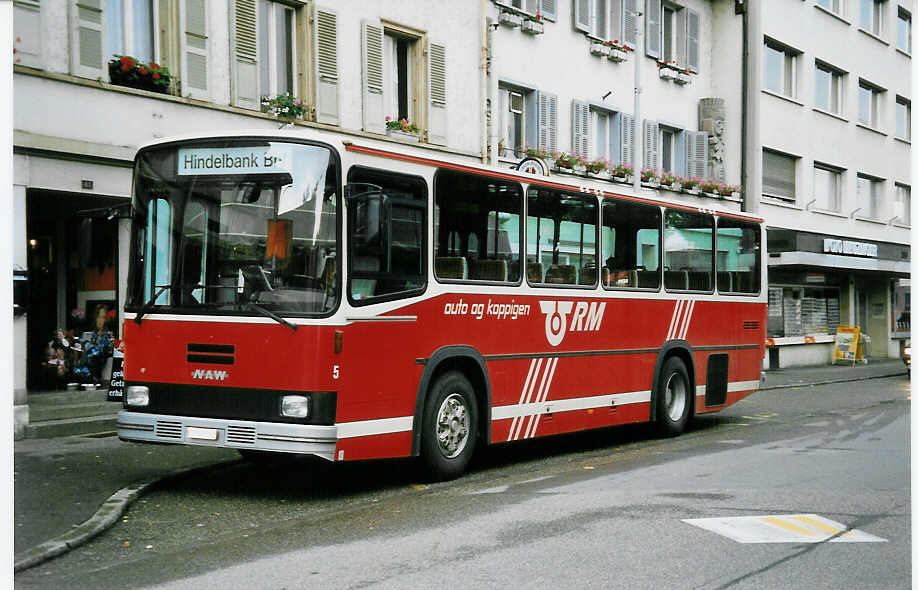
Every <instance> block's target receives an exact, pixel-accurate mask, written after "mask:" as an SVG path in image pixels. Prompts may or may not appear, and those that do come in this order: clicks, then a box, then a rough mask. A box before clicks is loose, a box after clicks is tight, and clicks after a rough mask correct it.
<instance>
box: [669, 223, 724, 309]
mask: <svg viewBox="0 0 918 590" xmlns="http://www.w3.org/2000/svg"><path fill="white" fill-rule="evenodd" d="M665 228H666V229H665V233H664V237H663V244H664V250H663V267H664V271H665V272H664V278H663V280H664V283H665V285H666V288H667V289H668V290H675V291H704V292H713V291H714V281H713V270H714V217H713V216H711V215H708V214H706V213H695V212H693V211H682V210H678V209H668V210H667V211H666V216H665Z"/></svg>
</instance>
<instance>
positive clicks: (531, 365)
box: [507, 359, 537, 440]
mask: <svg viewBox="0 0 918 590" xmlns="http://www.w3.org/2000/svg"><path fill="white" fill-rule="evenodd" d="M536 360H537V359H532V361H531V362H530V363H529V374H528V375H526V381H525V382H524V383H523V390H522V391H521V392H520V403H521V404H522V403H523V399H524V398H525V397H526V390H527V389H529V380H530V379H532V373H533V371H532V370H533V368H535V365H536ZM519 419H520V417H519V416H514V417H513V423H512V424H510V434H508V435H507V440H513V431H514V430H516V423H517V422H518V421H519Z"/></svg>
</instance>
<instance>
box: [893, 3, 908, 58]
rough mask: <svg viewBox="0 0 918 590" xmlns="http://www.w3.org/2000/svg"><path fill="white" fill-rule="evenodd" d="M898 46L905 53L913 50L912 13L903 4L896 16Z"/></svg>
mask: <svg viewBox="0 0 918 590" xmlns="http://www.w3.org/2000/svg"><path fill="white" fill-rule="evenodd" d="M896 47H898V48H899V49H901V50H902V51H904V52H905V53H911V52H912V13H910V12H909V11H907V10H905V9H904V8H902V7H901V6H900V7H899V13H898V15H897V17H896Z"/></svg>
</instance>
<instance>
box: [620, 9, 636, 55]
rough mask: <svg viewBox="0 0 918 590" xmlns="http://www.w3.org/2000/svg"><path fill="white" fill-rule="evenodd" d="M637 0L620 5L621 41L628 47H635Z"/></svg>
mask: <svg viewBox="0 0 918 590" xmlns="http://www.w3.org/2000/svg"><path fill="white" fill-rule="evenodd" d="M636 13H637V0H624V2H623V3H622V41H624V42H625V44H627V45H628V46H629V47H635V46H637V17H635V14H636Z"/></svg>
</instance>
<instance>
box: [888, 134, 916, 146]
mask: <svg viewBox="0 0 918 590" xmlns="http://www.w3.org/2000/svg"><path fill="white" fill-rule="evenodd" d="M893 139H895V140H896V141H900V142H902V143H904V144H906V145H912V140H911V139H905V138H904V137H899V136H898V135H897V136H896V137H894V138H893Z"/></svg>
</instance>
